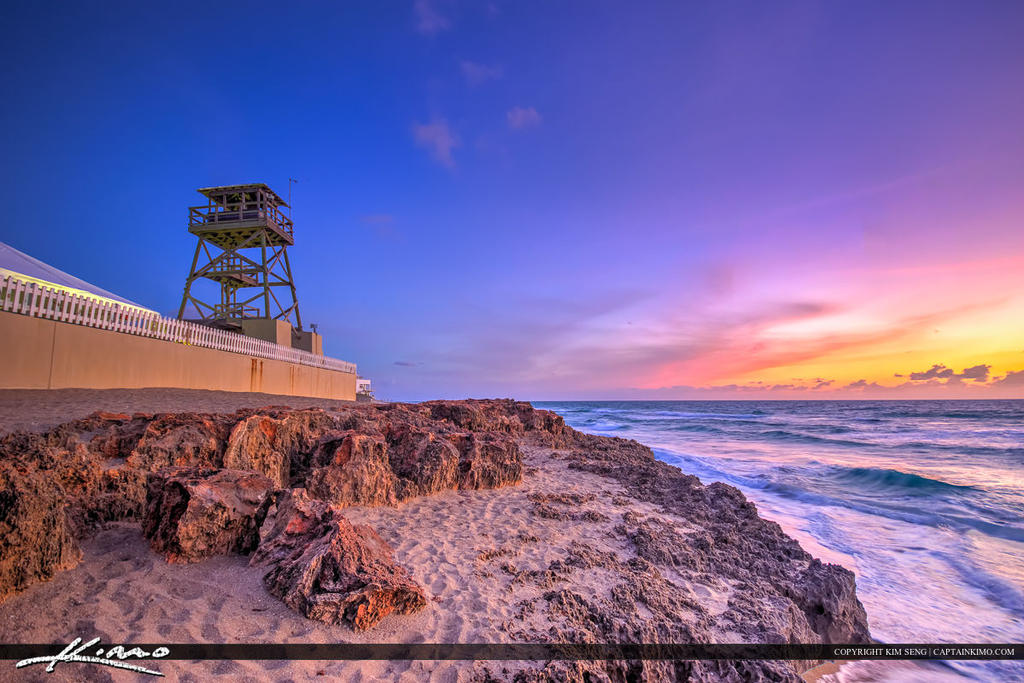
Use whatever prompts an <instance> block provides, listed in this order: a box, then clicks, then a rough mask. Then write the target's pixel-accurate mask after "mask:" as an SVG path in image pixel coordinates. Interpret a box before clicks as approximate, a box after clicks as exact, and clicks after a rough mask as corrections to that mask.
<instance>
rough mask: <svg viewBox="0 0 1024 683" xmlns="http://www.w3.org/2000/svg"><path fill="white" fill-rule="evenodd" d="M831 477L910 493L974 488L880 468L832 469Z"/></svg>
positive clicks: (973, 488)
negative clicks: (906, 490) (904, 490)
mask: <svg viewBox="0 0 1024 683" xmlns="http://www.w3.org/2000/svg"><path fill="white" fill-rule="evenodd" d="M832 476H833V478H835V479H839V480H840V481H846V482H854V483H857V484H860V485H863V486H868V487H871V488H898V489H908V490H910V491H911V492H920V493H924V494H927V493H930V492H932V491H942V492H968V491H974V490H975V487H973V486H967V485H963V484H950V483H949V482H946V481H942V480H941V479H931V478H929V477H923V476H921V475H919V474H911V473H910V472H901V471H900V470H891V469H886V468H881V467H832Z"/></svg>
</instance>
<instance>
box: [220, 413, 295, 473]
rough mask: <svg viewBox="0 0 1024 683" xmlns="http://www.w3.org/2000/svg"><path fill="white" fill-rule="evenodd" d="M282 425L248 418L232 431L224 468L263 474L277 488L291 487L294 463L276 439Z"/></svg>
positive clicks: (267, 420)
mask: <svg viewBox="0 0 1024 683" xmlns="http://www.w3.org/2000/svg"><path fill="white" fill-rule="evenodd" d="M282 425H283V421H282V420H276V419H274V418H272V417H267V416H265V415H253V416H252V417H248V418H245V419H244V420H242V421H241V422H239V423H238V424H236V425H235V426H234V428H233V429H232V430H231V434H230V436H229V437H228V444H227V447H226V448H225V449H224V458H223V459H222V461H221V464H222V465H223V466H224V467H230V468H232V469H240V470H252V471H254V472H260V473H261V474H264V475H266V476H267V477H269V478H270V479H271V480H272V481H273V482H274V483H275V484H276V485H277V486H278V487H285V486H288V477H289V470H290V467H291V459H290V457H289V454H288V452H287V450H285V449H284V448H282V447H281V444H279V443H278V439H277V435H278V432H279V431H281V429H280V428H281V427H282Z"/></svg>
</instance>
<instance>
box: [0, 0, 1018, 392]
mask: <svg viewBox="0 0 1024 683" xmlns="http://www.w3.org/2000/svg"><path fill="white" fill-rule="evenodd" d="M5 18H6V21H5V22H4V26H3V28H2V31H3V33H4V36H3V41H2V42H0V57H2V60H3V63H4V65H5V66H4V68H3V69H2V70H0V84H2V86H3V92H4V93H5V106H4V107H3V108H0V153H2V155H3V163H2V164H0V199H2V202H3V206H4V210H5V214H6V215H5V219H4V221H3V222H2V223H0V241H3V242H6V243H8V244H10V245H11V246H13V247H15V248H17V249H20V250H22V251H24V252H26V253H28V254H30V255H32V256H34V257H36V258H38V259H41V260H43V261H45V262H47V263H50V264H52V265H54V266H56V267H58V268H60V269H62V270H65V271H67V272H69V273H72V274H73V275H76V276H78V277H80V278H82V279H84V280H87V281H89V282H92V283H94V284H96V285H98V286H100V287H103V288H105V289H108V290H110V291H113V292H116V293H118V294H119V295H121V296H124V297H126V298H128V299H131V300H133V301H137V302H139V303H140V304H142V305H145V306H147V307H149V308H153V309H155V310H159V311H161V312H164V313H165V314H170V315H176V313H177V309H178V305H179V303H180V301H181V295H182V289H183V285H184V281H185V276H186V275H187V274H188V269H189V265H190V262H191V257H192V252H193V250H194V248H195V238H194V237H193V236H192V235H190V234H189V233H188V232H187V229H186V226H187V215H188V214H187V207H188V206H190V205H196V204H200V203H202V202H201V201H200V200H202V197H201V196H200V195H198V194H196V192H195V189H196V188H199V187H206V186H212V185H229V184H238V183H246V182H265V183H267V184H269V185H270V186H271V187H272V188H275V189H276V190H277V192H278V193H279V194H281V195H285V196H287V193H288V191H289V182H288V179H289V178H294V179H296V180H297V181H298V182H296V183H294V184H291V188H290V190H291V196H292V199H293V202H292V204H293V211H294V215H293V218H294V221H295V239H296V243H295V245H294V247H291V248H290V249H289V253H290V257H291V262H292V268H293V271H294V274H295V279H296V283H297V286H298V295H299V305H300V310H301V314H302V319H303V322H304V323H307V324H308V323H310V322H313V323H317V325H318V328H319V330H320V331H321V333H322V334H323V335H324V337H325V350H326V352H327V354H328V355H332V356H335V357H338V358H342V359H344V360H348V361H352V362H355V363H357V364H358V366H359V371H360V374H361V375H364V376H366V377H369V378H370V379H371V380H372V381H373V386H374V389H375V391H376V393H377V395H378V397H381V398H386V399H392V400H420V399H427V398H442V397H443V398H461V397H466V396H474V397H488V396H514V397H517V398H522V399H527V400H544V399H551V400H567V399H647V398H649V399H688V398H694V399H705V398H706V399H730V398H737V399H756V398H788V399H793V398H798V399H812V398H824V399H829V398H831V399H835V398H854V399H855V398H964V397H968V398H972V397H977V398H989V397H992V398H995V397H1018V398H1021V397H1024V87H1022V84H1024V41H1022V40H1020V36H1021V34H1022V31H1024V3H1020V2H997V1H989V2H968V1H965V2H940V1H929V2H909V1H908V2H890V1H886V2H856V3H847V2H773V3H763V2H714V3H710V2H638V3H623V2H604V1H601V0H594V1H587V2H583V1H579V2H511V1H506V2H501V1H495V2H482V1H477V0H474V1H469V0H465V1H458V0H411V1H402V2H398V1H395V2H390V1H385V2H367V3H356V2H351V3H326V2H325V3H314V2H311V3H303V2H298V3H260V2H245V3H234V2H219V3H194V4H192V3H187V2H181V3H127V2H124V3H117V2H109V3H86V2H66V3H48V2H37V3H18V4H16V5H14V6H12V7H10V8H8V10H7V12H6V17H5Z"/></svg>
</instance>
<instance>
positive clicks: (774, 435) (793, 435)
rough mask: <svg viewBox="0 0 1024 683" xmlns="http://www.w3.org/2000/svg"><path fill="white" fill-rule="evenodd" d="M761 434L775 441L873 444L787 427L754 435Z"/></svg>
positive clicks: (841, 444)
mask: <svg viewBox="0 0 1024 683" xmlns="http://www.w3.org/2000/svg"><path fill="white" fill-rule="evenodd" d="M752 436H759V437H762V438H767V439H773V440H775V441H787V442H791V443H824V444H829V445H833V446H856V447H864V446H872V445H873V444H871V443H869V442H866V441H851V440H848V439H829V438H826V437H823V436H814V435H813V434H800V433H799V432H790V431H787V430H785V429H769V430H768V431H764V432H761V433H760V434H756V435H752Z"/></svg>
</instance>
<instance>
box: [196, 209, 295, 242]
mask: <svg viewBox="0 0 1024 683" xmlns="http://www.w3.org/2000/svg"><path fill="white" fill-rule="evenodd" d="M239 221H268V222H269V223H273V224H274V225H276V226H277V227H279V228H281V229H282V230H284V231H285V232H287V233H288V234H289V235H293V234H294V228H293V224H292V220H291V219H290V218H288V216H287V214H285V213H284V212H283V211H281V209H280V208H278V207H276V206H257V205H255V204H252V205H249V206H244V207H243V206H241V205H231V206H227V207H225V206H220V205H217V204H214V205H212V206H190V207H188V225H189V228H195V227H201V226H209V225H210V224H211V223H212V224H214V225H216V224H219V223H234V222H239Z"/></svg>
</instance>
